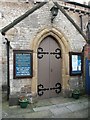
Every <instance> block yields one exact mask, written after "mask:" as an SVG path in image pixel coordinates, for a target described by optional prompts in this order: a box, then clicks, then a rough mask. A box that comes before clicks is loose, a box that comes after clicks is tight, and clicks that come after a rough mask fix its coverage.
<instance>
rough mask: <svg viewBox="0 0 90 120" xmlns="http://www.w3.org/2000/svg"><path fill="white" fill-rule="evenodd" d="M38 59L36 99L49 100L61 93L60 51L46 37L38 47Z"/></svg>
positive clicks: (52, 39)
mask: <svg viewBox="0 0 90 120" xmlns="http://www.w3.org/2000/svg"><path fill="white" fill-rule="evenodd" d="M37 57H38V86H37V90H38V97H39V98H41V99H42V98H50V97H56V96H60V93H61V88H62V85H61V79H62V77H61V76H62V75H61V74H62V72H61V66H62V64H61V62H62V56H61V49H60V47H59V45H58V43H57V42H56V40H55V39H54V38H53V37H51V36H48V37H46V38H45V39H44V40H43V41H42V42H41V43H40V45H39V47H38V50H37Z"/></svg>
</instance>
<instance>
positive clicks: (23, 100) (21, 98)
mask: <svg viewBox="0 0 90 120" xmlns="http://www.w3.org/2000/svg"><path fill="white" fill-rule="evenodd" d="M19 101H22V102H27V101H28V99H27V98H26V97H25V96H20V97H19Z"/></svg>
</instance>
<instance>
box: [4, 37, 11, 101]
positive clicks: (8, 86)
mask: <svg viewBox="0 0 90 120" xmlns="http://www.w3.org/2000/svg"><path fill="white" fill-rule="evenodd" d="M5 40H6V41H7V43H6V45H7V100H9V94H10V80H9V78H10V75H9V47H10V41H8V39H7V38H5Z"/></svg>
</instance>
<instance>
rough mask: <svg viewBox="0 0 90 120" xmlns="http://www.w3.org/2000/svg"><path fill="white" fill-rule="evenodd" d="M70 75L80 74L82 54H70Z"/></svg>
mask: <svg viewBox="0 0 90 120" xmlns="http://www.w3.org/2000/svg"><path fill="white" fill-rule="evenodd" d="M69 55H70V75H72V76H73V75H81V74H82V53H77V52H70V54H69Z"/></svg>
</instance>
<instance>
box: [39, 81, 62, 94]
mask: <svg viewBox="0 0 90 120" xmlns="http://www.w3.org/2000/svg"><path fill="white" fill-rule="evenodd" d="M61 88H62V87H61V84H60V83H56V84H55V87H53V88H44V86H43V85H42V84H40V85H38V95H39V96H42V95H43V94H44V91H47V90H55V92H56V93H57V94H59V93H60V92H61Z"/></svg>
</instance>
